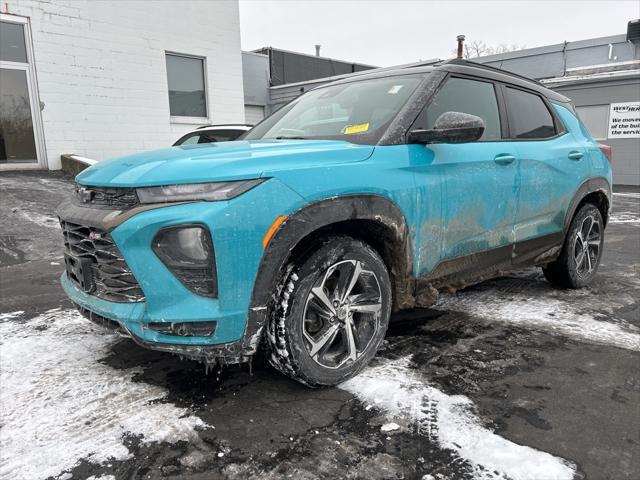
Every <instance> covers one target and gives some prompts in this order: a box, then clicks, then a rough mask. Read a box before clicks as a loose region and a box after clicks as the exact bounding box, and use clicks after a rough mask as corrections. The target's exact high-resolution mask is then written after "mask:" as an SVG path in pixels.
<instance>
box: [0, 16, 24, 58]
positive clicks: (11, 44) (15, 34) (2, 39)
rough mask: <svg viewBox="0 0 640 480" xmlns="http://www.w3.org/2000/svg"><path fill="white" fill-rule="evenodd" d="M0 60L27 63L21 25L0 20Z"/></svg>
mask: <svg viewBox="0 0 640 480" xmlns="http://www.w3.org/2000/svg"><path fill="white" fill-rule="evenodd" d="M0 61H2V62H20V63H27V47H26V45H25V43H24V26H23V25H21V24H18V23H11V22H0Z"/></svg>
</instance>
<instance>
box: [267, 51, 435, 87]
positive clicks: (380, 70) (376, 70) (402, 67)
mask: <svg viewBox="0 0 640 480" xmlns="http://www.w3.org/2000/svg"><path fill="white" fill-rule="evenodd" d="M439 62H442V59H440V58H433V59H431V60H425V61H421V62H415V63H406V64H404V65H394V66H392V67H379V68H372V69H371V70H363V71H361V72H353V73H343V74H342V75H334V76H332V77H323V78H315V79H313V80H303V81H302V82H295V83H285V84H282V85H274V86H272V87H269V90H281V89H286V88H289V87H302V86H305V85H313V84H316V83H321V84H324V83H332V82H337V81H339V80H343V79H345V78H349V77H359V76H361V75H371V74H378V73H384V72H392V71H395V70H398V71H402V70H406V69H407V68H413V67H428V66H431V65H435V64H436V63H439Z"/></svg>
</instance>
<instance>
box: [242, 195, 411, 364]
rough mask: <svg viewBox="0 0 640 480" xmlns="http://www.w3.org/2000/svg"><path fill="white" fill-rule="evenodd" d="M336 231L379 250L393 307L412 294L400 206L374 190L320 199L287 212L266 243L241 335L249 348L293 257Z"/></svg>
mask: <svg viewBox="0 0 640 480" xmlns="http://www.w3.org/2000/svg"><path fill="white" fill-rule="evenodd" d="M335 234H346V235H349V236H352V237H354V238H357V239H360V240H363V241H365V242H366V243H368V244H370V245H371V246H372V247H373V248H374V249H376V251H377V252H378V253H379V254H380V256H381V257H382V259H383V260H384V262H385V265H386V266H387V269H388V270H389V275H390V277H391V284H392V290H393V296H394V298H393V305H394V309H397V308H398V307H399V306H401V305H403V303H404V302H406V301H407V298H413V282H412V280H411V278H412V253H411V252H412V250H411V243H410V238H409V229H408V226H407V222H406V219H405V217H404V214H403V213H402V211H401V210H400V208H399V207H398V206H397V205H396V204H395V203H394V202H393V201H391V200H390V199H389V198H387V197H384V196H381V195H375V194H358V195H345V196H339V197H333V198H328V199H323V200H320V201H318V202H315V203H312V204H310V205H307V206H305V207H303V208H302V209H300V210H298V211H296V212H295V213H293V214H291V215H290V216H288V217H287V219H286V220H285V221H284V222H282V224H281V225H280V226H279V227H278V229H277V230H276V232H275V233H274V235H273V237H272V238H271V240H270V241H269V243H268V245H267V246H266V248H265V250H264V252H263V254H262V260H261V262H260V267H259V268H258V272H257V274H256V279H255V281H254V284H253V292H252V295H251V302H250V306H249V314H248V318H247V327H246V331H245V336H244V339H243V343H244V344H245V346H246V347H247V348H250V349H252V350H253V352H255V350H256V349H257V346H258V343H259V341H260V338H261V334H262V329H263V327H264V325H265V322H266V319H267V315H268V306H269V303H270V301H271V300H272V293H273V289H274V287H275V285H276V282H277V281H278V278H279V276H280V275H281V274H282V273H283V272H284V269H285V268H286V266H287V265H288V264H289V263H290V261H291V259H293V258H299V257H304V256H305V255H308V254H309V253H310V252H311V251H312V250H313V249H314V247H316V246H317V245H318V244H319V243H320V242H321V241H322V239H323V238H326V237H327V236H329V235H335ZM245 350H247V349H245ZM253 352H248V353H249V354H250V353H253Z"/></svg>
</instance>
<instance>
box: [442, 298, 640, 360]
mask: <svg viewBox="0 0 640 480" xmlns="http://www.w3.org/2000/svg"><path fill="white" fill-rule="evenodd" d="M553 294H555V292H553ZM588 295H589V292H588V291H578V292H575V293H574V292H569V293H567V294H566V296H567V297H566V298H554V297H552V296H550V295H543V294H542V293H541V292H539V291H535V292H533V293H531V294H530V295H528V294H527V293H526V292H498V291H496V290H495V289H490V290H479V289H472V290H463V291H460V292H458V293H456V294H447V295H442V296H441V297H440V300H439V301H438V304H437V305H436V306H435V308H436V309H437V310H444V311H449V312H460V313H466V314H469V315H473V317H474V318H476V319H483V320H485V321H487V322H502V323H510V324H513V325H516V326H520V327H524V328H530V329H532V330H538V331H542V332H546V333H551V334H558V335H562V336H566V337H569V338H572V339H574V340H578V341H583V342H588V343H595V344H599V345H610V346H614V347H619V348H625V349H627V350H634V351H640V329H639V328H638V327H636V326H634V325H631V324H629V323H628V322H626V321H624V320H615V321H604V320H598V319H597V318H595V317H594V316H593V314H591V313H585V312H582V311H580V307H581V305H582V306H584V303H585V302H590V301H591V300H590V299H589V297H588Z"/></svg>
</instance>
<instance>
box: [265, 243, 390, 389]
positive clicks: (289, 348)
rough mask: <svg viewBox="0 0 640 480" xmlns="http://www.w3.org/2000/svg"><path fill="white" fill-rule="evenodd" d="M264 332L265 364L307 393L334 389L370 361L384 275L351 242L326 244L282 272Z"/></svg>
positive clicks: (362, 247)
mask: <svg viewBox="0 0 640 480" xmlns="http://www.w3.org/2000/svg"><path fill="white" fill-rule="evenodd" d="M275 298H276V304H275V305H274V306H273V308H272V311H271V316H270V321H269V326H268V332H267V343H268V345H269V362H270V363H271V364H272V365H273V366H274V367H275V368H277V369H278V370H280V371H281V372H283V373H284V374H286V375H288V376H289V377H291V378H293V379H295V380H298V381H300V382H302V383H304V384H306V385H309V386H312V387H318V386H330V385H336V384H338V383H340V382H342V381H344V380H346V379H348V378H350V377H352V376H354V375H356V374H357V373H358V372H359V371H360V370H361V369H362V368H363V367H364V366H365V365H366V364H367V363H369V361H370V360H371V359H372V358H373V356H374V355H375V353H376V350H377V349H378V347H379V346H380V343H381V342H382V340H383V338H384V335H385V333H386V330H387V326H388V324H389V316H390V313H391V287H390V281H389V274H388V272H387V269H386V267H385V264H384V262H383V261H382V259H381V258H380V256H379V255H378V253H377V252H376V251H375V250H374V249H373V248H371V247H370V246H369V245H367V244H365V243H364V242H361V241H359V240H355V239H353V238H351V237H345V236H339V237H332V238H330V239H329V240H327V241H326V242H325V243H324V244H323V245H322V246H321V247H319V248H318V249H317V250H316V251H315V252H313V253H312V254H311V255H310V256H309V257H308V258H307V259H306V260H304V261H301V262H296V263H293V264H291V265H289V267H288V268H287V271H286V273H285V274H284V276H283V278H282V280H281V282H280V284H279V285H278V288H277V292H276V297H275Z"/></svg>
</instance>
